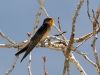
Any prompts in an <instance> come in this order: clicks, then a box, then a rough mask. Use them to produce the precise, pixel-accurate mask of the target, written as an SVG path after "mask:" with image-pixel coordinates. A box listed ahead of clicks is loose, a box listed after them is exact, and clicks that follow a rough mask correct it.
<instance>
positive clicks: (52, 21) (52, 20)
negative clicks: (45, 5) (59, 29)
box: [51, 18, 55, 26]
mask: <svg viewBox="0 0 100 75" xmlns="http://www.w3.org/2000/svg"><path fill="white" fill-rule="evenodd" d="M54 21H55V18H52V19H51V24H52V26H54Z"/></svg>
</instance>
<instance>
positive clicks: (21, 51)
mask: <svg viewBox="0 0 100 75" xmlns="http://www.w3.org/2000/svg"><path fill="white" fill-rule="evenodd" d="M28 46H29V43H28V44H27V45H26V46H25V47H24V48H22V50H20V51H18V52H17V53H16V54H15V56H17V55H19V54H21V53H23V52H25V51H26V50H27V48H28Z"/></svg>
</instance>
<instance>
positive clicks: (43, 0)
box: [33, 0, 45, 33]
mask: <svg viewBox="0 0 100 75" xmlns="http://www.w3.org/2000/svg"><path fill="white" fill-rule="evenodd" d="M38 1H39V0H38ZM44 3H45V0H42V1H41V3H40V8H39V11H38V13H37V15H36V22H35V24H34V29H33V30H34V31H33V33H35V32H36V31H37V27H38V23H39V18H40V15H41V13H42V8H41V6H43V5H44Z"/></svg>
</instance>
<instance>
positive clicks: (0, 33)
mask: <svg viewBox="0 0 100 75" xmlns="http://www.w3.org/2000/svg"><path fill="white" fill-rule="evenodd" d="M0 35H1V36H2V37H3V38H5V39H6V40H7V41H8V42H10V43H12V44H15V42H14V41H12V40H11V39H9V38H8V37H7V36H5V35H4V34H3V33H2V31H1V30H0Z"/></svg>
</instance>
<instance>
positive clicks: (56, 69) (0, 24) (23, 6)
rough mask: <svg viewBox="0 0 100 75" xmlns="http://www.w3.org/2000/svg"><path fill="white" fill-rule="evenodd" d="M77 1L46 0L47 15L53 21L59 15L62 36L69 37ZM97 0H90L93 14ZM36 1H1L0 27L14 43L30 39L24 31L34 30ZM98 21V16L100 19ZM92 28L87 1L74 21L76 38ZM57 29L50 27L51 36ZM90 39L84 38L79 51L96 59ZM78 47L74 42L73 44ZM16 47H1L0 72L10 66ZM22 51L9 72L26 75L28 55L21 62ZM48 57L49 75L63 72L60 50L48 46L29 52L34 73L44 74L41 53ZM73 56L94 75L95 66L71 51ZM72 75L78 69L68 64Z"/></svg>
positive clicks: (43, 15) (89, 74)
mask: <svg viewBox="0 0 100 75" xmlns="http://www.w3.org/2000/svg"><path fill="white" fill-rule="evenodd" d="M79 1H80V0H46V2H45V5H44V7H45V8H46V10H47V12H48V14H49V15H50V16H51V17H54V18H55V19H56V20H55V24H56V25H58V23H57V18H58V17H60V22H61V27H62V30H63V31H67V33H66V34H65V37H66V38H67V39H69V37H70V35H71V26H72V17H73V15H74V13H75V9H76V7H77V4H78V3H79ZM99 5H100V0H90V13H91V16H92V9H93V10H94V11H95V12H96V11H97V9H98V6H99ZM39 7H40V6H39V4H38V2H37V0H0V30H1V31H2V32H3V33H4V34H5V35H6V36H8V37H9V38H10V39H12V40H13V41H15V42H16V43H20V42H22V41H24V40H27V39H29V38H28V36H27V34H26V33H27V32H31V33H32V32H33V25H34V23H35V19H36V14H37V12H38V10H39ZM44 18H46V16H45V14H44V12H42V14H41V17H40V22H39V26H38V28H39V27H40V26H41V25H42V22H43V20H44ZM99 21H100V18H99ZM91 31H92V24H91V22H90V21H89V19H88V16H87V3H86V0H85V2H84V3H83V6H82V8H81V10H80V11H79V16H78V18H77V20H76V34H75V37H76V38H77V37H81V36H83V35H85V34H87V33H89V32H91ZM57 33H58V32H57V31H56V29H55V28H54V27H52V31H51V35H54V34H57ZM92 39H93V38H91V39H89V40H88V41H86V42H85V43H84V44H83V45H82V46H80V47H79V48H78V50H80V51H82V52H84V53H88V57H89V58H90V59H91V60H93V61H94V62H95V58H94V54H93V50H92V47H91V43H92ZM99 42H100V34H98V39H97V42H96V47H97V52H98V55H99V58H100V54H99V53H100V43H99ZM1 43H2V44H4V43H6V44H9V42H8V41H6V40H5V39H3V38H2V37H1V36H0V44H1ZM75 46H77V45H75ZM16 52H17V49H15V48H10V49H8V48H0V75H5V72H6V71H7V70H8V69H9V68H10V67H11V66H12V63H13V61H14V59H15V53H16ZM23 55H24V53H23V54H21V55H20V56H19V59H18V61H17V64H16V66H15V68H14V70H13V71H12V72H11V74H10V75H28V70H27V66H28V62H29V61H28V57H26V58H25V59H24V60H23V62H22V63H20V60H21V58H22V57H23ZM43 55H45V56H46V58H47V62H46V70H47V72H48V73H49V75H62V73H63V67H64V55H63V53H62V52H61V51H56V50H50V49H47V48H35V49H34V50H33V51H32V66H31V71H32V74H33V75H44V73H43V60H42V56H43ZM74 55H75V58H76V59H77V60H78V61H79V63H80V65H81V66H82V67H83V69H84V70H85V71H86V73H87V74H88V75H97V73H96V69H95V68H94V67H93V66H92V65H91V64H90V63H89V62H87V60H85V59H84V58H83V57H82V56H80V55H79V54H77V53H74ZM71 75H80V72H79V71H78V70H77V69H76V67H75V66H74V65H73V64H72V63H71Z"/></svg>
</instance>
